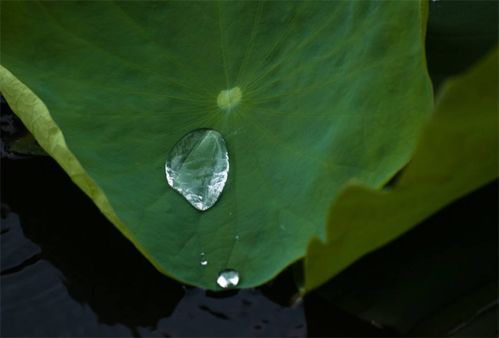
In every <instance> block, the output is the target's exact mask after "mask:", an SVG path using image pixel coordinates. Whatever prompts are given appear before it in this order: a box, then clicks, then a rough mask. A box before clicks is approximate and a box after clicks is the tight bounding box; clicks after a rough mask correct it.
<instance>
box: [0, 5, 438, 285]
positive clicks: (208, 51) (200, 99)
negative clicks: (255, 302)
mask: <svg viewBox="0 0 499 338" xmlns="http://www.w3.org/2000/svg"><path fill="white" fill-rule="evenodd" d="M426 10H427V9H426V5H425V3H424V2H418V1H404V2H391V1H390V2H389V1H383V2H379V1H372V2H369V1H353V2H345V1H331V2H172V3H166V2H86V1H83V2H57V1H51V2H32V1H30V2H4V3H2V12H1V22H2V51H1V60H2V64H3V66H5V67H6V68H7V69H8V71H7V70H6V69H3V70H2V72H1V73H0V76H1V80H0V86H1V87H0V90H1V91H2V93H3V94H4V95H5V97H6V99H7V101H8V102H9V104H10V105H11V107H12V108H13V110H14V111H15V112H16V114H18V115H19V116H20V118H21V119H22V120H23V122H24V123H25V124H26V126H27V127H28V129H29V130H30V131H31V132H32V133H33V135H34V136H35V137H36V139H37V140H38V142H39V143H40V144H41V145H42V146H43V147H44V149H45V150H47V152H48V153H49V154H51V155H52V156H53V157H54V158H55V159H56V160H57V161H58V162H59V163H60V164H61V166H62V167H63V168H64V169H65V170H66V171H67V172H68V173H69V175H70V176H71V177H72V179H73V180H74V181H75V182H76V183H77V184H78V185H79V186H80V187H81V188H82V189H83V190H84V191H85V192H86V193H87V194H88V195H89V196H90V197H91V198H92V199H93V200H94V201H95V203H96V204H97V205H98V206H99V208H100V209H101V210H102V211H103V213H104V214H106V216H107V217H108V218H109V219H110V220H111V221H112V222H113V223H114V224H115V225H116V226H117V227H118V228H119V229H120V230H121V231H122V232H123V233H124V235H125V236H127V237H128V238H129V239H130V240H131V241H132V242H133V243H134V244H135V245H136V246H137V248H138V249H139V250H141V252H142V253H143V254H144V255H145V256H146V257H147V258H148V259H149V260H150V261H151V262H152V263H153V264H154V265H155V266H156V267H157V268H158V269H159V270H160V271H162V272H163V273H165V274H167V275H170V276H172V277H174V278H176V279H178V280H180V281H182V282H185V283H189V284H193V285H197V286H201V287H205V288H208V289H216V288H217V287H216V284H215V281H216V278H217V275H218V273H219V272H220V271H221V270H223V269H227V268H232V269H236V270H237V271H239V272H240V277H241V282H240V285H239V286H240V287H251V286H255V285H258V284H261V283H263V282H265V281H267V280H269V279H270V278H272V277H273V276H275V275H276V274H277V273H278V272H280V271H281V270H282V269H283V268H284V267H286V266H287V265H289V264H290V263H292V262H293V261H295V260H297V259H299V258H301V257H303V256H304V254H305V252H306V248H307V243H308V242H309V240H310V238H312V237H313V236H316V235H318V236H324V234H325V221H326V216H327V212H328V210H329V207H330V205H331V202H332V201H333V200H334V198H335V197H336V195H337V193H338V191H339V189H340V188H341V187H342V186H343V185H344V184H345V183H346V182H347V181H349V180H351V179H352V178H355V179H356V180H358V181H359V182H362V183H363V184H365V185H367V186H370V187H380V186H381V185H383V184H384V183H385V182H386V181H387V180H389V178H390V177H391V176H392V175H393V174H394V173H395V172H396V171H397V170H398V169H400V167H401V166H403V165H404V164H405V163H406V162H407V161H408V159H409V156H410V154H411V152H412V150H413V148H414V145H415V140H416V138H417V135H418V134H419V131H420V127H421V125H422V123H423V121H424V120H425V119H426V117H427V115H428V112H429V111H430V110H431V107H432V90H431V84H430V81H429V79H428V76H427V74H426V70H425V61H424V50H423V49H424V48H423V46H424V27H425V24H426V21H425V20H426ZM237 88H239V91H240V92H239V91H238V90H237ZM239 96H240V97H239ZM236 101H237V102H236ZM236 103H237V104H236ZM198 128H212V129H215V130H217V131H219V132H221V133H222V135H223V136H224V138H225V140H226V142H227V146H228V150H229V157H230V161H231V163H230V172H229V178H228V181H227V184H226V186H225V190H224V192H223V193H222V195H221V198H220V200H219V201H218V202H217V204H216V205H215V206H214V207H213V208H212V209H210V210H208V211H205V212H199V211H197V210H195V209H194V208H193V207H192V206H191V205H189V204H188V203H187V202H186V201H185V200H184V199H183V197H182V196H180V195H179V194H178V193H176V192H175V191H174V190H173V189H171V188H170V187H169V186H168V185H167V183H166V179H165V174H164V164H165V161H166V158H167V154H168V152H169V151H170V149H171V148H172V147H173V146H174V145H175V144H176V142H177V141H178V140H179V139H180V138H181V137H182V136H184V135H185V134H186V133H188V132H190V131H192V130H194V129H198ZM75 217H77V215H75ZM68 226H70V225H68ZM89 247H91V245H90V246H89ZM202 253H203V254H204V255H202ZM201 260H207V262H208V263H207V264H206V265H201V264H200V261H201Z"/></svg>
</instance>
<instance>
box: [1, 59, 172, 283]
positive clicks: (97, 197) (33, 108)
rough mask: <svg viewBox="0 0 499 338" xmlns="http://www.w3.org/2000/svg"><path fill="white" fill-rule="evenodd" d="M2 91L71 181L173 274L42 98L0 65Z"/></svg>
mask: <svg viewBox="0 0 499 338" xmlns="http://www.w3.org/2000/svg"><path fill="white" fill-rule="evenodd" d="M0 93H1V94H2V95H3V96H4V97H5V99H6V100H7V102H8V103H9V105H10V107H11V109H12V111H14V112H15V113H16V115H17V116H18V117H19V118H20V119H21V121H22V122H23V124H24V126H25V127H26V128H27V129H28V130H29V131H30V132H31V134H33V136H34V137H35V139H36V140H37V141H38V143H39V144H40V146H41V147H42V148H43V149H44V150H45V151H46V152H47V153H48V154H49V155H50V156H52V157H53V158H54V159H55V161H56V162H57V163H58V164H59V165H60V166H61V167H62V168H63V169H64V171H65V172H66V173H67V174H68V175H69V177H70V178H71V180H72V181H73V182H74V183H75V184H76V185H77V186H78V187H79V188H80V189H81V190H83V192H85V194H87V195H88V196H89V197H90V198H91V199H92V201H93V202H94V203H95V205H96V206H97V208H99V210H100V211H101V212H102V213H103V214H104V215H105V216H106V217H107V218H108V219H109V220H110V221H111V222H112V223H113V224H114V225H115V226H116V227H117V228H118V229H119V230H120V231H121V233H122V234H123V235H125V237H126V238H128V239H129V240H130V241H131V242H132V243H133V244H134V245H135V247H136V248H137V249H138V250H139V251H140V252H141V253H142V254H143V255H144V256H145V257H146V258H147V259H148V260H149V262H151V263H152V264H153V265H154V266H155V267H156V269H158V270H159V271H160V272H161V273H163V274H166V275H168V276H171V275H170V274H168V272H167V271H165V270H164V269H163V268H162V267H161V266H160V265H159V264H157V263H156V262H155V261H154V260H153V259H152V258H151V257H149V256H148V255H147V252H146V251H145V250H144V249H143V248H142V247H141V245H140V243H138V242H137V241H135V240H133V237H132V236H131V234H130V232H129V231H128V229H127V228H126V227H125V226H124V224H123V223H122V222H121V220H120V219H119V218H118V216H117V215H116V213H115V212H114V210H113V208H112V206H111V203H110V202H109V200H108V199H107V197H106V195H105V194H104V192H103V191H102V189H101V188H100V187H99V186H98V185H97V184H96V183H95V182H94V181H93V180H92V178H91V177H90V176H89V175H88V174H87V172H86V171H85V169H83V167H82V165H81V164H80V162H79V161H78V159H77V158H76V156H75V155H74V154H73V153H72V152H71V150H70V149H69V148H68V146H67V144H66V141H65V139H64V134H63V133H62V131H61V129H60V128H59V126H58V125H57V123H56V122H55V121H54V120H53V119H52V116H51V115H50V112H49V110H48V108H47V106H46V105H45V104H44V103H43V101H42V100H41V99H40V98H39V97H38V96H37V95H36V94H35V93H33V92H32V91H31V90H30V89H29V88H28V87H27V86H26V85H25V84H24V83H22V82H21V81H19V80H18V79H17V78H16V77H15V76H14V75H13V74H12V73H11V72H10V71H8V70H7V69H6V68H5V67H3V66H1V65H0ZM171 277H174V276H171Z"/></svg>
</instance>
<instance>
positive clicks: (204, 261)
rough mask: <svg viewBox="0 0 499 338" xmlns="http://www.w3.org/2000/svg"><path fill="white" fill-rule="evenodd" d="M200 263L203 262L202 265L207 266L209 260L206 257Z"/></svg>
mask: <svg viewBox="0 0 499 338" xmlns="http://www.w3.org/2000/svg"><path fill="white" fill-rule="evenodd" d="M200 264H201V265H202V266H206V265H208V261H207V260H206V259H203V260H202V261H201V262H200Z"/></svg>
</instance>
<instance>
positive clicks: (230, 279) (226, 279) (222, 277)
mask: <svg viewBox="0 0 499 338" xmlns="http://www.w3.org/2000/svg"><path fill="white" fill-rule="evenodd" d="M217 284H218V286H220V287H221V288H222V289H229V288H233V287H236V286H237V285H238V284H239V273H238V272H237V271H236V270H233V269H227V270H224V271H222V272H220V273H219V274H218V278H217Z"/></svg>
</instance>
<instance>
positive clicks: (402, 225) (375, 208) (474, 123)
mask: <svg viewBox="0 0 499 338" xmlns="http://www.w3.org/2000/svg"><path fill="white" fill-rule="evenodd" d="M497 70H498V69H497V48H496V49H495V50H494V51H493V52H491V53H489V54H488V55H487V57H486V58H484V59H483V60H481V61H480V63H479V64H477V65H475V66H474V67H473V68H472V69H470V70H469V71H467V72H466V73H464V74H463V75H460V76H459V77H456V78H454V79H452V80H450V81H448V82H447V83H446V85H444V87H443V88H442V90H441V92H440V96H439V98H438V99H437V104H436V107H435V113H434V115H433V117H432V119H431V120H430V121H429V123H428V124H427V125H426V127H425V128H424V130H423V133H422V137H421V139H420V141H419V143H418V146H417V148H416V152H415V154H414V156H413V157H412V159H411V162H410V163H409V164H408V166H407V167H406V168H405V169H404V171H403V172H402V174H401V175H402V176H401V177H400V179H399V180H398V182H397V183H396V184H395V185H394V186H393V187H390V188H389V189H386V190H373V189H370V188H367V187H365V186H362V185H360V184H356V183H352V184H350V185H349V186H347V187H346V188H345V189H344V190H343V191H342V192H341V194H340V195H339V196H338V199H337V200H336V202H335V204H334V205H333V207H332V208H331V210H330V214H329V221H328V229H327V239H326V241H325V242H322V241H321V240H319V239H314V240H312V242H311V243H310V246H309V248H308V252H307V256H306V258H305V288H306V289H307V290H310V289H313V288H315V287H317V286H319V285H321V284H322V283H324V282H325V281H327V280H328V279H329V278H331V277H333V276H335V275H336V274H338V273H339V272H340V271H341V270H342V269H344V268H345V267H346V266H348V265H349V264H351V263H352V262H354V261H355V260H357V259H358V258H360V257H361V256H362V255H364V254H366V253H368V252H370V251H372V250H374V249H376V248H378V247H380V246H382V245H383V244H386V243H387V242H388V241H389V240H391V239H394V238H396V237H397V236H399V235H400V234H402V233H403V232H405V231H406V230H408V229H409V228H411V227H412V226H414V225H416V224H417V223H419V222H421V221H422V220H423V219H425V218H426V217H428V216H429V215H431V214H432V213H434V212H435V211H437V210H438V209H440V208H442V207H443V206H445V205H446V204H448V203H449V202H451V201H453V200H455V199H456V198H458V197H460V196H463V195H465V194H467V193H469V192H470V191H472V190H473V189H476V188H477V187H479V186H481V185H483V184H485V183H487V182H489V181H491V180H493V179H494V178H495V177H497V174H498V170H497V154H498V146H497V127H498V121H497V104H498V84H497V80H498V79H497ZM470 230H471V231H472V228H471V229H470ZM422 247H424V244H423V243H422Z"/></svg>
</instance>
